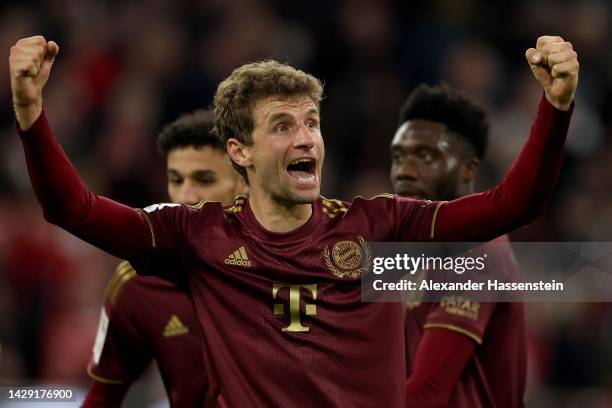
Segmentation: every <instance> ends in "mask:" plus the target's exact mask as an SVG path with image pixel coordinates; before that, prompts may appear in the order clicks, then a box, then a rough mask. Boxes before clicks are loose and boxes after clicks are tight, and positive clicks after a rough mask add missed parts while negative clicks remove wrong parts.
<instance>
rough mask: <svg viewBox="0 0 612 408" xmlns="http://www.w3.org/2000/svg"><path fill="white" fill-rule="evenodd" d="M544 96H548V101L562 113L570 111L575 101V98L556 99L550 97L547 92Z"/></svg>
mask: <svg viewBox="0 0 612 408" xmlns="http://www.w3.org/2000/svg"><path fill="white" fill-rule="evenodd" d="M544 94H545V95H546V100H547V101H548V102H549V103H550V104H551V105H552V106H554V107H555V108H556V109H558V110H561V111H568V110H569V109H570V107H571V106H572V102H573V100H574V98H573V96H572V97H570V98H556V97H552V96H550V95H549V94H548V92H545V93H544Z"/></svg>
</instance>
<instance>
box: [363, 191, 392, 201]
mask: <svg viewBox="0 0 612 408" xmlns="http://www.w3.org/2000/svg"><path fill="white" fill-rule="evenodd" d="M395 197H396V196H395V194H389V193H381V194H376V195H375V196H372V197H370V198H368V200H374V199H376V198H389V199H393V198H395Z"/></svg>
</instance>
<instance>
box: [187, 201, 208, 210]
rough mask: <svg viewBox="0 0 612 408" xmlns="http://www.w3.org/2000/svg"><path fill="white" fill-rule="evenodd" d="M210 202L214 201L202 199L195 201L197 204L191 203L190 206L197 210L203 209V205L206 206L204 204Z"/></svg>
mask: <svg viewBox="0 0 612 408" xmlns="http://www.w3.org/2000/svg"><path fill="white" fill-rule="evenodd" d="M210 202H212V201H209V200H202V201H199V202H197V203H195V204H190V205H189V207H191V208H194V209H196V210H201V209H202V207H204V204H206V203H210Z"/></svg>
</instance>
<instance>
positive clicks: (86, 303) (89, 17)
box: [0, 0, 612, 407]
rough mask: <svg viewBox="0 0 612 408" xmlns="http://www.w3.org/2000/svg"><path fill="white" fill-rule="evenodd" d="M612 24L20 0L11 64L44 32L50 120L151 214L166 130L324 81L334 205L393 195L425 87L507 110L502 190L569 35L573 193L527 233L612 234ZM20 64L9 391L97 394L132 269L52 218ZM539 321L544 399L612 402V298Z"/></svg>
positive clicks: (392, 7)
mask: <svg viewBox="0 0 612 408" xmlns="http://www.w3.org/2000/svg"><path fill="white" fill-rule="evenodd" d="M611 26H612V5H611V3H610V2H608V1H607V0H584V1H578V0H575V1H564V0H530V1H527V0H521V1H512V2H491V1H484V0H435V1H434V0H431V1H421V2H408V1H394V0H339V1H334V2H329V1H323V0H310V1H302V0H294V1H283V0H276V1H259V0H231V1H228V0H210V1H204V0H200V1H196V0H191V1H189V0H182V1H171V0H147V1H143V0H139V1H136V0H121V1H119V0H114V1H112V0H107V1H101V0H40V1H31V0H27V1H25V0H20V1H7V0H5V1H3V2H2V5H0V52H4V55H5V56H6V58H7V59H8V53H9V48H10V46H11V45H12V44H14V43H15V42H16V41H17V39H19V38H21V37H25V36H31V35H36V34H43V35H45V37H46V38H47V39H48V40H51V39H53V40H55V41H56V42H58V44H59V45H60V54H59V56H58V57H57V59H56V63H55V65H54V67H53V71H52V74H51V79H50V81H49V84H48V85H47V88H46V90H45V109H46V111H47V113H48V116H49V117H50V120H51V123H52V124H53V127H54V129H55V131H56V133H57V134H58V137H59V139H60V141H61V143H62V145H63V147H64V148H65V150H66V151H67V152H68V154H69V156H70V158H71V159H72V160H73V162H74V164H75V165H76V167H77V168H78V170H79V172H80V173H81V175H82V177H83V178H84V180H85V181H86V184H87V185H88V186H89V187H90V188H91V189H92V190H93V191H95V192H97V193H100V194H103V195H107V196H110V197H112V198H114V199H117V200H119V201H122V202H125V203H127V204H129V205H132V206H139V207H142V206H145V205H147V204H150V203H153V202H163V201H166V200H167V198H166V193H165V172H164V161H163V160H162V159H161V158H160V157H158V155H157V154H156V151H155V146H154V141H155V137H156V134H157V132H158V131H159V130H160V129H161V127H162V125H163V124H164V123H166V122H168V121H171V120H173V119H174V118H176V117H177V115H178V114H180V113H182V112H187V111H189V110H192V109H194V108H199V107H206V106H209V105H210V102H211V101H212V96H213V94H214V90H215V88H216V84H217V83H218V82H219V81H220V80H221V79H223V78H224V77H225V76H227V75H228V74H229V73H230V72H231V70H232V69H233V68H235V67H237V66H239V65H241V64H242V63H245V62H251V61H254V60H258V59H263V58H274V59H277V60H280V61H283V62H289V63H291V64H292V65H294V66H297V67H300V68H302V69H304V70H307V71H309V72H311V73H313V74H315V75H316V76H317V77H319V78H322V79H323V80H324V82H325V85H326V99H325V101H324V102H323V106H322V127H323V134H324V137H325V142H326V147H327V160H326V165H325V171H324V183H323V186H324V191H323V193H324V195H326V196H329V197H336V198H342V199H350V198H351V197H352V196H354V195H357V194H360V195H364V196H365V195H370V194H376V193H380V192H390V191H391V185H390V183H389V176H388V169H389V164H390V160H389V142H390V140H391V138H392V136H393V133H394V131H395V129H396V127H397V113H398V110H399V107H400V106H401V104H402V102H403V100H404V99H405V97H406V96H407V95H408V93H409V92H410V90H411V89H412V88H413V87H414V86H415V85H416V84H418V83H420V82H427V83H431V84H434V83H438V82H440V81H445V82H447V83H448V84H450V85H452V86H453V87H456V88H458V89H460V90H462V91H464V92H465V93H467V94H468V95H470V96H471V97H473V98H474V99H475V100H477V101H478V102H480V103H481V104H482V105H484V106H485V107H486V108H487V110H488V112H489V114H490V122H491V135H490V147H489V151H488V154H487V159H486V160H485V161H484V163H483V164H482V167H481V180H480V188H481V189H484V188H487V187H490V186H492V185H494V184H496V183H498V182H499V181H500V180H501V178H502V177H503V175H504V174H505V172H506V171H507V169H508V167H509V166H510V164H511V163H512V160H513V158H514V157H515V156H516V155H517V153H518V151H519V149H520V147H521V146H522V144H523V142H524V141H525V139H526V137H527V135H528V132H529V127H530V123H531V121H532V118H533V115H534V113H535V111H536V107H537V104H538V101H539V99H540V93H541V89H540V87H539V85H538V84H537V83H536V82H535V80H534V79H533V78H532V77H531V72H530V70H529V68H528V66H527V64H526V62H525V59H524V52H525V50H526V49H527V48H528V47H531V46H533V45H534V44H535V40H536V38H537V37H538V36H539V35H542V34H558V35H561V36H563V37H564V38H565V39H567V40H569V41H571V42H572V43H573V44H574V48H575V49H576V50H577V51H578V53H579V58H580V63H581V76H580V85H579V91H578V95H577V102H576V110H575V113H574V117H573V121H572V126H571V131H570V136H569V142H568V145H567V155H566V159H565V163H564V167H563V172H562V177H561V183H560V186H559V188H558V189H557V192H556V195H555V198H554V201H553V203H552V208H551V209H550V210H549V211H548V213H547V214H546V215H545V216H544V217H543V218H542V219H540V220H538V221H537V222H535V223H534V224H532V225H531V226H529V227H526V228H523V229H521V230H519V231H517V232H516V233H515V234H513V238H514V239H515V240H522V241H525V240H527V241H612V237H611V235H612V193H611V192H610V186H611V185H612V184H611V176H612V143H611V142H612V109H611V108H610V105H611V104H612V52H610V27H611ZM7 59H5V60H4V61H5V62H4V63H2V64H0V348H1V349H0V353H1V354H0V384H24V383H26V382H28V383H29V382H44V383H49V382H51V383H65V384H73V385H75V386H86V385H87V382H88V379H87V376H86V373H85V366H86V362H87V360H88V359H89V356H90V353H91V347H92V344H93V339H94V337H95V332H96V328H97V321H98V317H99V311H100V306H101V302H102V299H103V291H104V287H105V284H106V281H107V279H108V278H109V277H110V275H111V273H112V271H113V269H114V267H115V265H116V262H117V259H114V258H112V257H110V256H108V255H105V254H104V253H102V252H101V251H99V250H97V249H95V248H93V247H91V246H89V245H87V244H84V243H82V242H81V241H79V240H77V239H75V238H72V237H70V236H69V235H68V234H67V233H65V232H63V231H61V230H59V229H58V228H56V227H54V226H51V225H48V224H47V223H45V222H44V220H43V218H42V216H41V211H40V209H39V207H38V204H37V203H36V201H35V199H34V197H33V194H32V192H31V187H30V184H29V180H28V177H27V172H26V167H25V164H24V160H23V153H22V150H21V146H20V142H19V139H18V137H17V135H16V132H15V123H14V117H13V114H12V106H11V97H10V82H9V73H8V62H7ZM527 311H528V315H529V316H528V330H529V384H528V392H527V398H528V406H530V407H578V406H580V407H585V406H588V407H610V406H612V307H611V306H610V304H589V303H580V304H564V303H551V304H530V305H528V307H527ZM503 352H504V351H503V350H500V353H503ZM152 378H154V377H152ZM148 381H150V383H146V382H145V383H144V384H145V385H142V386H141V387H140V391H135V393H136V396H132V397H131V398H132V399H133V400H140V401H142V400H141V399H142V398H149V399H155V398H158V397H159V396H160V395H161V396H162V398H163V390H161V385H160V384H159V382H156V381H158V380H155V379H151V380H148ZM147 384H148V386H147ZM150 384H154V386H151V385H150Z"/></svg>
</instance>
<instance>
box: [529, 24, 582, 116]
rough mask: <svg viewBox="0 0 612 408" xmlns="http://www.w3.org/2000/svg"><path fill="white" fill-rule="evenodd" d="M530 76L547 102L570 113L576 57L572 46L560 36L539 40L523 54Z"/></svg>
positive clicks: (575, 73)
mask: <svg viewBox="0 0 612 408" xmlns="http://www.w3.org/2000/svg"><path fill="white" fill-rule="evenodd" d="M525 57H526V58H527V62H528V63H529V66H530V67H531V71H532V72H533V76H534V77H535V78H536V79H537V80H538V82H540V84H542V87H543V88H544V93H545V94H546V98H547V99H548V101H549V102H550V103H551V104H552V105H553V106H555V107H556V108H557V109H561V110H567V109H569V107H570V105H571V103H572V101H573V100H574V94H575V93H576V88H577V86H578V71H579V64H578V54H577V53H576V51H574V49H573V47H572V43H570V42H567V41H565V40H563V38H561V37H559V36H548V35H545V36H542V37H540V38H538V41H537V43H536V47H535V48H529V49H528V50H527V51H526V52H525Z"/></svg>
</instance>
